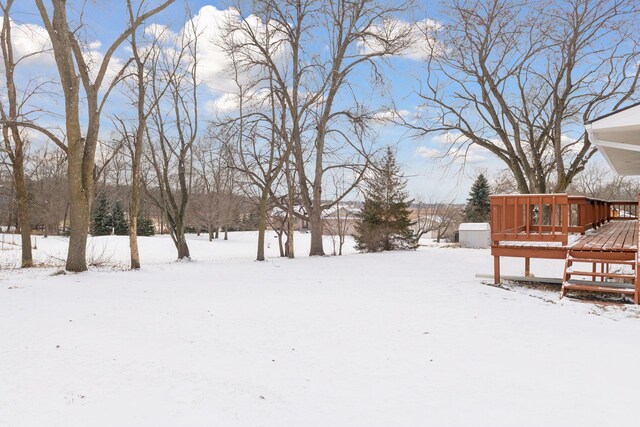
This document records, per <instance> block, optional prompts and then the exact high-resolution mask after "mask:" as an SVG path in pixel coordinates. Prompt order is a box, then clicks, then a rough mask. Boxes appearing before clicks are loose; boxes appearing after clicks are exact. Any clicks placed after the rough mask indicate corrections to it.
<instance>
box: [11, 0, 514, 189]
mask: <svg viewBox="0 0 640 427" xmlns="http://www.w3.org/2000/svg"><path fill="white" fill-rule="evenodd" d="M17 3H18V4H16V5H15V6H14V14H13V17H14V20H15V21H16V24H18V25H24V24H32V25H31V26H27V27H24V28H23V30H22V32H23V36H24V37H22V38H23V39H25V40H23V41H24V43H28V42H29V41H31V42H33V43H34V44H37V43H39V42H42V40H39V38H38V34H37V27H34V26H33V25H36V26H37V25H40V16H39V14H38V13H37V10H36V9H35V6H33V4H32V2H31V1H21V2H17ZM74 3H76V4H81V2H74ZM120 3H121V2H108V1H104V2H103V1H96V2H93V1H92V2H88V5H87V13H86V15H85V22H86V27H87V28H88V31H87V33H86V37H87V39H88V40H87V41H88V42H90V43H93V46H94V50H95V52H96V54H97V55H99V53H100V52H103V51H104V50H105V49H106V46H108V45H109V44H110V43H111V41H112V40H113V39H114V38H115V37H116V35H117V34H118V33H119V31H120V30H121V29H122V28H123V26H124V22H125V14H124V4H123V3H124V2H122V4H120ZM72 4H73V3H72ZM188 5H189V8H190V9H191V11H192V13H194V14H199V13H208V14H209V15H207V16H214V15H215V14H216V13H218V12H216V9H217V10H218V11H220V10H223V9H224V8H225V5H224V4H222V3H221V2H215V1H213V2H212V1H202V0H190V1H189V2H188ZM211 6H213V7H214V8H216V9H212V8H211ZM203 8H204V9H203ZM184 9H185V3H184V2H181V1H178V2H176V3H175V4H173V5H172V6H170V7H169V8H168V9H167V10H165V11H164V12H163V13H162V14H160V15H158V16H156V17H154V18H153V19H152V20H151V21H150V22H152V23H157V24H161V25H166V26H168V27H169V28H171V29H172V30H173V31H176V32H177V31H180V29H181V28H182V25H183V16H184ZM405 19H406V20H411V19H415V20H423V19H432V20H437V21H442V20H443V19H446V18H444V17H441V16H439V15H438V11H437V9H436V8H435V7H427V5H426V4H425V5H423V6H421V7H419V8H416V9H415V10H414V11H413V12H412V16H407V17H405ZM25 28H26V29H25ZM34 28H35V29H34ZM209 30H212V31H214V29H209ZM14 33H15V34H14V37H16V34H18V31H16V30H14ZM40 38H42V35H40ZM24 49H28V47H24ZM117 56H118V59H119V60H120V61H122V60H123V58H125V57H126V52H125V51H124V49H121V50H120V52H119V53H118V55H117ZM201 61H202V62H203V65H204V71H203V72H202V73H201V75H202V76H204V77H203V78H206V79H207V83H208V84H207V87H206V89H205V93H204V95H203V96H202V98H201V99H202V104H205V103H207V102H209V103H211V102H216V100H217V99H218V100H219V99H220V98H221V96H222V95H223V92H224V90H223V89H222V88H221V87H217V86H216V84H217V83H216V82H217V81H218V80H216V79H219V78H220V74H221V71H220V70H218V69H216V63H217V62H219V58H217V57H216V53H215V51H214V50H213V49H212V50H208V51H207V52H206V55H205V56H204V60H203V59H201ZM116 64H117V63H116ZM423 65H424V64H423V63H422V61H420V60H417V59H411V58H394V59H392V60H391V61H390V67H387V68H386V70H387V72H386V75H387V78H388V81H389V86H387V87H385V88H384V90H377V89H375V88H374V89H373V90H372V89H371V86H370V85H369V83H368V81H367V80H366V78H363V79H360V80H359V82H358V84H356V91H358V93H360V94H361V96H362V98H363V99H367V100H368V101H369V102H370V103H371V104H372V105H390V104H391V103H393V104H395V105H396V106H397V107H398V108H399V109H401V110H406V112H407V114H409V115H411V114H414V113H415V111H416V108H417V107H418V106H419V104H420V101H419V99H418V97H417V96H416V94H415V90H416V88H417V87H418V83H419V81H420V79H421V78H422V77H423V76H424V74H423V73H424V72H425V70H424V67H423ZM21 75H22V78H23V82H24V81H26V80H28V79H29V78H31V77H37V78H45V76H50V77H52V78H55V68H54V65H53V63H52V60H51V58H49V59H46V58H33V59H32V60H30V61H29V63H28V64H25V66H23V67H21ZM110 101H111V102H110V108H108V111H107V113H108V112H110V111H111V112H113V111H115V110H117V109H118V108H126V107H124V106H125V105H126V104H125V103H123V101H124V98H123V97H122V96H118V95H116V96H114V97H113V98H110ZM46 102H47V104H48V105H49V106H50V107H51V106H53V107H51V108H53V109H58V110H59V106H60V100H59V99H56V97H55V96H48V97H46ZM202 111H204V112H203V116H202V119H203V120H208V119H210V118H211V117H210V116H207V114H211V113H210V112H209V113H207V111H208V110H207V109H206V108H203V109H202ZM46 120H49V121H50V123H55V122H56V121H59V120H60V118H59V117H57V118H56V117H47V118H46ZM103 122H104V125H103V133H105V132H108V129H109V128H110V125H109V123H108V120H107V118H106V116H105V117H104V120H103ZM445 142H446V141H443V138H442V137H438V136H429V137H424V138H415V137H412V135H410V134H409V133H408V132H407V131H406V130H405V129H403V128H401V127H393V126H379V127H378V137H377V143H379V144H381V145H393V146H395V147H397V149H398V160H399V161H400V162H401V163H402V165H403V167H404V171H405V174H406V176H407V177H408V179H409V186H408V187H409V188H408V189H409V191H410V193H411V194H412V196H413V197H416V198H420V199H423V200H425V201H451V200H456V201H459V202H462V201H464V200H465V199H466V197H467V195H468V192H469V189H470V187H471V183H472V181H473V178H474V176H475V175H476V174H477V173H478V172H480V171H482V172H485V173H487V174H488V175H489V176H492V175H493V174H494V173H496V172H498V171H500V170H501V169H504V166H503V165H502V163H500V162H499V161H498V160H497V159H495V158H493V157H492V156H491V155H490V154H489V153H488V152H487V151H484V150H477V149H472V151H471V153H470V155H469V156H468V161H467V164H466V166H465V168H464V170H461V163H460V162H459V161H452V160H451V159H441V158H438V153H439V152H443V151H444V150H445V149H446V144H445Z"/></svg>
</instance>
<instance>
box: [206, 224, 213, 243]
mask: <svg viewBox="0 0 640 427" xmlns="http://www.w3.org/2000/svg"><path fill="white" fill-rule="evenodd" d="M207 231H208V234H209V241H210V242H211V241H213V227H209V228H208V229H207Z"/></svg>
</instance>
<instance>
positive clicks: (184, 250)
mask: <svg viewBox="0 0 640 427" xmlns="http://www.w3.org/2000/svg"><path fill="white" fill-rule="evenodd" d="M185 258H191V255H190V254H189V246H187V240H186V239H185V238H184V236H182V237H181V238H180V240H178V259H185Z"/></svg>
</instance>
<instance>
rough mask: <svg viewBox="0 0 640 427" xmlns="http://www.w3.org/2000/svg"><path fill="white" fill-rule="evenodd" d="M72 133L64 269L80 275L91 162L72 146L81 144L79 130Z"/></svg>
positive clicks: (89, 205)
mask: <svg viewBox="0 0 640 427" xmlns="http://www.w3.org/2000/svg"><path fill="white" fill-rule="evenodd" d="M68 128H69V126H68V127H67V129H68ZM76 131H77V133H76V135H77V136H76V135H73V134H71V135H69V134H68V138H69V143H70V146H69V148H70V149H69V154H68V171H67V175H68V178H69V200H70V202H71V203H70V206H69V227H70V229H71V232H70V234H69V250H68V252H67V265H66V269H67V270H68V271H74V272H81V271H86V270H87V260H86V254H87V233H88V230H89V218H90V210H91V199H90V196H91V194H90V193H92V192H93V162H92V161H91V159H87V161H86V162H83V159H82V157H83V151H84V150H82V149H79V148H78V147H74V144H73V142H74V140H75V144H82V141H81V140H82V138H81V137H80V136H79V135H80V128H79V126H78V128H77V129H76ZM74 137H75V138H74ZM72 147H73V148H74V149H72ZM87 166H91V171H90V173H89V176H90V177H91V178H89V180H88V181H89V182H87V184H88V185H87V186H86V187H85V185H83V184H84V183H83V180H84V179H83V178H84V177H85V176H86V172H87V171H86V170H84V169H85V168H86V167H87Z"/></svg>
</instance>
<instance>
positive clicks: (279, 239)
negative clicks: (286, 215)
mask: <svg viewBox="0 0 640 427" xmlns="http://www.w3.org/2000/svg"><path fill="white" fill-rule="evenodd" d="M277 234H278V249H279V250H280V257H281V258H284V257H285V252H284V245H283V244H282V235H283V234H284V233H283V231H282V230H280V231H279V232H278V233H277Z"/></svg>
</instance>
